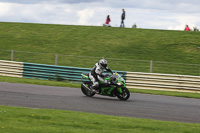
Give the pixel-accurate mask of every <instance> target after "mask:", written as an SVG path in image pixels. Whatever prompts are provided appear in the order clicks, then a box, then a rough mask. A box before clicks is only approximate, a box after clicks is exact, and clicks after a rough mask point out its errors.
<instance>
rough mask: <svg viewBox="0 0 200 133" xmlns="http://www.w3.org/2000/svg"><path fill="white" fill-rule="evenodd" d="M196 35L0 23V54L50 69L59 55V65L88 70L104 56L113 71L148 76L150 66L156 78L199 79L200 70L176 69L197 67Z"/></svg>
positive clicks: (199, 52)
mask: <svg viewBox="0 0 200 133" xmlns="http://www.w3.org/2000/svg"><path fill="white" fill-rule="evenodd" d="M199 35H200V32H185V31H170V30H150V29H131V28H125V29H121V28H116V27H111V28H108V27H95V26H93V27H91V26H71V25H51V24H28V23H4V22H0V36H1V41H0V46H1V47H0V49H5V50H15V58H14V60H16V61H22V62H32V63H41V64H55V54H59V59H58V64H59V65H64V66H75V67H85V68H92V67H93V65H94V63H95V62H97V61H98V60H99V59H100V58H101V57H102V56H104V57H106V58H107V59H108V61H109V67H111V68H112V69H113V70H121V71H138V72H149V67H150V60H153V61H154V72H155V73H174V74H187V75H199V74H200V69H199V67H200V65H185V64H176V63H190V64H199V60H200V49H199V48H198V47H200V38H199ZM5 50H0V57H1V59H3V60H10V58H11V57H10V51H5ZM22 51H24V52H22ZM28 51H29V52H28ZM30 52H31V53H30ZM32 52H35V53H32ZM44 53H46V54H44ZM47 53H48V54H47ZM66 55H71V56H66ZM83 56H84V57H83ZM92 57H98V58H92ZM123 59H127V60H123ZM166 62H174V63H166Z"/></svg>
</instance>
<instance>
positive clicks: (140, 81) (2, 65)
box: [0, 60, 200, 92]
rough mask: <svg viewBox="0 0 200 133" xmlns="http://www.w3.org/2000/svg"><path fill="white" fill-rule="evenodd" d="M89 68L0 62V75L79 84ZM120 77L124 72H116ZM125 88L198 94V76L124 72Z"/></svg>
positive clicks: (199, 83) (199, 89)
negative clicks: (82, 75)
mask: <svg viewBox="0 0 200 133" xmlns="http://www.w3.org/2000/svg"><path fill="white" fill-rule="evenodd" d="M89 72H90V69H89V68H78V67H67V66H55V65H44V64H35V63H23V62H15V61H4V60H0V75H1V76H10V77H23V78H36V79H46V80H49V79H58V80H59V79H61V80H62V79H64V80H69V81H73V82H80V79H81V73H89ZM117 72H118V73H119V74H120V75H122V74H123V73H124V72H122V71H117ZM125 79H126V86H127V88H137V89H150V90H170V91H184V92H200V76H187V75H173V74H158V73H141V72H126V75H125Z"/></svg>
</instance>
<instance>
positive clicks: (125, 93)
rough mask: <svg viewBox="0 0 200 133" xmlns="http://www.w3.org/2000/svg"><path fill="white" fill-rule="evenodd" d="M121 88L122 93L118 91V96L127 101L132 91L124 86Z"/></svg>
mask: <svg viewBox="0 0 200 133" xmlns="http://www.w3.org/2000/svg"><path fill="white" fill-rule="evenodd" d="M121 89H122V93H118V94H117V97H118V98H119V99H120V100H122V101H126V100H127V99H129V97H130V92H129V90H128V89H127V88H126V87H122V88H121Z"/></svg>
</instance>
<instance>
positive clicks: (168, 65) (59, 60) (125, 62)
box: [0, 49, 200, 76]
mask: <svg viewBox="0 0 200 133" xmlns="http://www.w3.org/2000/svg"><path fill="white" fill-rule="evenodd" d="M0 57H1V59H2V60H11V61H20V62H33V63H39V64H49V65H60V66H72V67H84V68H88V67H93V65H94V63H95V62H97V61H98V60H99V59H100V58H101V57H89V56H75V55H63V54H51V53H37V52H25V51H14V50H2V49H0ZM106 59H107V60H108V62H109V67H110V68H112V69H114V70H119V71H132V72H145V73H149V72H150V73H165V74H180V75H195V76H200V64H185V63H172V62H159V61H146V60H132V59H115V58H106Z"/></svg>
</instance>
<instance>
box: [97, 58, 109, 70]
mask: <svg viewBox="0 0 200 133" xmlns="http://www.w3.org/2000/svg"><path fill="white" fill-rule="evenodd" d="M99 65H100V67H101V68H103V69H105V68H106V67H107V65H108V62H107V61H106V60H105V59H104V58H103V59H101V60H100V61H99Z"/></svg>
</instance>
